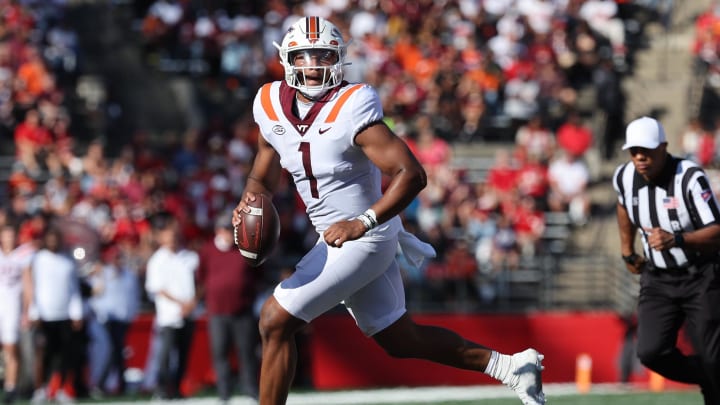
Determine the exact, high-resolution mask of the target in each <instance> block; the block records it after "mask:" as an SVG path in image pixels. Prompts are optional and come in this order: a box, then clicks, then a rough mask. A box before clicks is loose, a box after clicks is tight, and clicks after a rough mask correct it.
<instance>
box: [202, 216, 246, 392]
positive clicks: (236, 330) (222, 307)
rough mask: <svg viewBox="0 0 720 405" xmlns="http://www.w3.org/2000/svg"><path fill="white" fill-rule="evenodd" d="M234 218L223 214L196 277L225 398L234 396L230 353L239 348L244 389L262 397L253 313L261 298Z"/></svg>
mask: <svg viewBox="0 0 720 405" xmlns="http://www.w3.org/2000/svg"><path fill="white" fill-rule="evenodd" d="M231 220H232V218H231V217H230V216H229V215H221V216H219V217H218V218H217V220H216V223H215V237H214V238H213V239H212V240H209V241H208V242H206V243H205V244H204V245H203V246H202V248H201V249H200V252H199V255H200V265H199V267H198V273H197V284H198V294H199V296H201V297H204V298H205V305H206V307H207V313H208V326H209V331H210V347H211V349H212V359H213V367H214V369H215V375H216V377H217V390H218V395H219V397H220V400H221V401H223V403H227V401H228V400H229V399H230V397H231V395H232V383H231V380H230V379H231V374H232V373H231V367H230V359H229V354H230V353H229V349H230V347H231V345H234V346H235V352H236V354H237V356H238V364H239V367H240V372H239V376H240V389H241V390H242V392H243V394H245V395H249V396H251V397H253V398H257V395H258V380H257V378H258V369H259V366H258V364H259V363H258V358H257V357H256V356H255V353H256V347H257V344H258V341H259V339H258V330H257V321H256V319H255V317H254V315H253V302H254V300H255V297H256V280H255V274H256V272H255V271H254V269H252V268H250V267H249V266H248V264H247V263H246V262H245V259H243V257H242V256H240V255H239V254H238V253H237V251H235V249H234V248H233V230H232V222H231Z"/></svg>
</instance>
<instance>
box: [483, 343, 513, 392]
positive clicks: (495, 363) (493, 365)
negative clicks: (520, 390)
mask: <svg viewBox="0 0 720 405" xmlns="http://www.w3.org/2000/svg"><path fill="white" fill-rule="evenodd" d="M485 374H487V375H489V376H490V377H493V378H495V379H496V380H499V381H501V382H502V383H504V384H508V385H509V384H511V382H512V381H511V380H512V377H513V374H512V356H509V355H507V354H502V353H498V352H496V351H494V350H493V352H492V353H491V354H490V361H489V362H488V365H487V368H486V369H485Z"/></svg>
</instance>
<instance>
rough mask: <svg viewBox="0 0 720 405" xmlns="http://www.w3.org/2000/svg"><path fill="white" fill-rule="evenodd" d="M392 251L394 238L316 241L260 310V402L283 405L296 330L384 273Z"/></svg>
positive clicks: (294, 355)
mask: <svg viewBox="0 0 720 405" xmlns="http://www.w3.org/2000/svg"><path fill="white" fill-rule="evenodd" d="M396 251H397V241H396V240H388V241H380V242H377V241H365V240H355V241H349V242H346V243H345V244H343V247H342V248H329V247H328V246H327V244H325V242H324V241H323V239H322V238H320V240H319V243H318V244H316V245H315V246H314V247H313V248H312V249H311V250H310V251H309V252H308V253H307V254H306V255H305V256H304V257H303V258H302V260H300V262H299V263H298V264H297V265H296V269H295V272H294V273H293V274H292V275H291V276H290V277H288V278H287V279H285V280H283V281H282V282H281V283H280V284H279V285H278V286H277V287H276V288H275V290H274V292H273V295H272V296H271V297H270V298H268V300H266V301H265V304H264V305H263V308H262V310H261V312H260V338H261V340H262V353H263V356H262V365H261V368H260V403H261V404H282V403H285V399H286V398H287V395H288V391H289V389H290V384H291V383H292V379H293V377H294V372H295V367H296V364H297V347H296V346H295V335H296V334H297V332H299V331H300V330H301V329H302V328H303V327H304V326H305V325H306V324H307V323H309V322H310V321H311V320H313V319H315V318H316V317H317V316H319V315H321V314H323V313H324V312H326V311H328V310H330V309H331V308H333V307H335V306H336V305H337V304H339V303H340V302H341V301H342V300H344V299H346V297H349V296H351V295H352V294H353V293H354V292H356V291H358V290H359V289H361V288H363V286H365V285H367V284H368V283H370V282H371V281H372V280H373V279H375V278H377V277H378V276H380V275H382V274H383V272H384V269H386V268H387V267H388V265H389V264H390V263H391V262H392V261H393V259H394V255H395V252H396ZM368 260H371V263H370V264H368ZM398 316H399V314H398ZM395 319H397V316H395V317H394V318H393V319H391V320H390V322H392V321H394V320H395Z"/></svg>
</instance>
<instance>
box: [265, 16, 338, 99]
mask: <svg viewBox="0 0 720 405" xmlns="http://www.w3.org/2000/svg"><path fill="white" fill-rule="evenodd" d="M273 45H275V47H276V48H277V49H278V51H279V53H280V64H282V65H283V68H284V69H285V81H286V82H287V84H288V85H289V86H290V87H294V88H296V89H298V90H300V92H301V93H302V94H303V95H305V96H306V97H308V98H317V97H320V96H322V95H323V94H325V93H326V92H327V91H328V90H329V89H332V88H333V87H337V86H339V85H340V83H342V80H343V66H344V65H346V63H345V62H344V60H345V49H346V47H347V44H346V43H345V41H344V40H343V37H342V34H341V33H340V30H339V29H338V28H337V27H336V26H335V24H333V23H331V22H330V21H328V20H326V19H324V18H322V17H303V18H301V19H300V20H298V21H297V22H295V23H294V24H293V25H291V26H290V28H289V29H288V31H287V33H286V34H285V36H284V37H283V40H282V44H278V43H277V42H273ZM318 51H330V52H331V53H330V54H328V53H327V52H325V53H324V56H322V57H321V56H318V55H315V56H316V57H315V60H318V59H326V60H327V59H328V58H331V59H330V60H328V62H327V63H323V64H321V63H317V65H313V66H310V65H307V64H306V65H303V66H302V67H299V66H295V64H294V63H295V58H296V56H297V55H298V53H301V52H305V55H306V56H305V57H306V59H305V60H306V61H310V60H311V59H310V56H309V55H310V54H317V53H318ZM335 55H337V57H335ZM309 70H320V71H321V72H322V79H321V80H320V84H318V85H308V84H306V83H307V80H306V79H307V78H308V73H307V71H309ZM311 76H312V75H311ZM316 80H317V78H316Z"/></svg>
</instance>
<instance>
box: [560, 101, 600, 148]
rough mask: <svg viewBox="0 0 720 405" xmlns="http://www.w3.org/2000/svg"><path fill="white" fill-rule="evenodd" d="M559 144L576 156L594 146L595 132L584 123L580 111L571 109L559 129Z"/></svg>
mask: <svg viewBox="0 0 720 405" xmlns="http://www.w3.org/2000/svg"><path fill="white" fill-rule="evenodd" d="M557 143H558V146H559V147H560V148H561V149H563V150H565V151H566V152H568V153H569V154H570V155H572V156H575V157H582V156H584V155H585V152H587V150H588V149H589V148H590V146H592V143H593V134H592V131H591V130H590V128H588V127H587V126H585V125H584V124H583V123H582V119H581V117H580V113H578V112H577V111H571V112H570V113H569V114H568V118H567V121H565V123H564V124H562V125H560V128H558V130H557Z"/></svg>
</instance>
